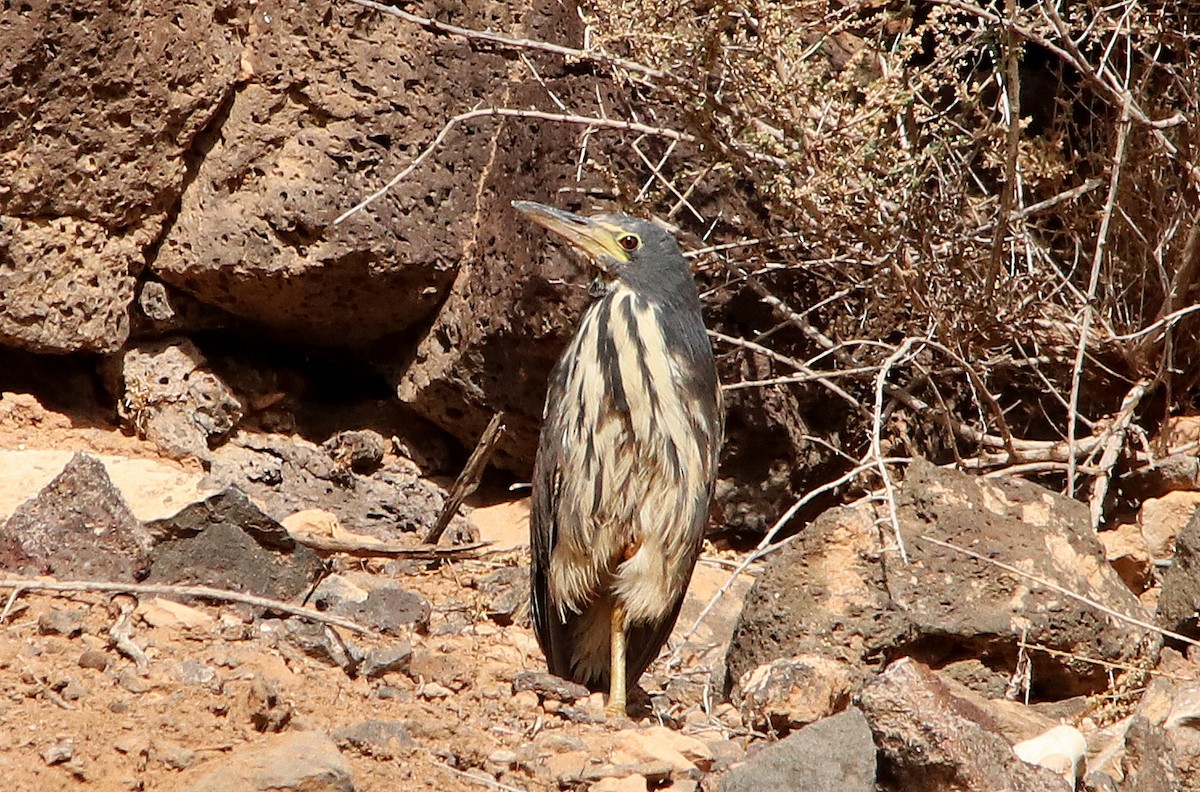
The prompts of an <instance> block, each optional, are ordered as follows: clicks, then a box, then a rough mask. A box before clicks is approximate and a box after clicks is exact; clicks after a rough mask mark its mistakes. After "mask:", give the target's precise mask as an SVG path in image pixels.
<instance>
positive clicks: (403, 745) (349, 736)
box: [332, 720, 417, 760]
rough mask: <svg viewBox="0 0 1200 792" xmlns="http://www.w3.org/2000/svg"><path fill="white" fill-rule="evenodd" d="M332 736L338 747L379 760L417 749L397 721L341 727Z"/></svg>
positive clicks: (405, 729) (369, 721)
mask: <svg viewBox="0 0 1200 792" xmlns="http://www.w3.org/2000/svg"><path fill="white" fill-rule="evenodd" d="M332 736H333V739H334V741H335V742H336V743H337V744H338V745H339V746H342V747H346V746H350V747H353V748H354V749H355V750H357V751H358V752H359V753H361V754H364V755H366V756H373V757H375V758H376V759H381V760H388V759H394V758H395V757H396V756H397V755H401V754H404V753H407V752H408V751H409V750H410V749H413V748H416V747H417V741H416V740H414V739H413V738H412V735H411V734H409V733H408V729H407V728H405V726H404V724H403V723H400V722H399V721H386V720H368V721H363V722H362V723H355V724H353V725H350V726H343V727H342V728H340V729H338V730H337V731H335V732H334V733H333V735H332Z"/></svg>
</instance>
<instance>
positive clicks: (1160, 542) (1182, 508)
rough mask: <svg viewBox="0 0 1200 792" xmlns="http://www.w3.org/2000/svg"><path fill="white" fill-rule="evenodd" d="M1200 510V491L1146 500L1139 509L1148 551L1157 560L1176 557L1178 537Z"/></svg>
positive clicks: (1138, 517)
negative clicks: (1176, 540)
mask: <svg viewBox="0 0 1200 792" xmlns="http://www.w3.org/2000/svg"><path fill="white" fill-rule="evenodd" d="M1197 507H1200V492H1187V491H1183V490H1180V491H1176V492H1168V493H1167V494H1166V495H1163V496H1162V497H1161V498H1146V500H1144V501H1143V502H1142V506H1141V508H1140V509H1139V510H1138V516H1137V524H1138V526H1139V527H1140V528H1141V530H1142V538H1143V539H1144V540H1145V545H1146V550H1147V552H1148V553H1149V554H1150V558H1151V559H1153V560H1155V561H1161V560H1164V559H1168V558H1170V557H1171V556H1173V555H1175V537H1176V536H1178V535H1179V532H1180V531H1181V530H1183V526H1185V525H1187V523H1188V520H1190V519H1192V514H1194V513H1195V511H1196V508H1197Z"/></svg>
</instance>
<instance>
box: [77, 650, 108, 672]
mask: <svg viewBox="0 0 1200 792" xmlns="http://www.w3.org/2000/svg"><path fill="white" fill-rule="evenodd" d="M79 667H80V668H91V669H94V670H96V671H103V670H104V669H106V668H108V654H107V653H105V652H101V651H99V650H97V649H89V650H87V651H86V652H84V653H83V654H81V655H79Z"/></svg>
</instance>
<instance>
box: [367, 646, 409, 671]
mask: <svg viewBox="0 0 1200 792" xmlns="http://www.w3.org/2000/svg"><path fill="white" fill-rule="evenodd" d="M412 654H413V652H412V646H410V645H409V644H407V643H395V644H391V645H390V646H384V647H381V648H379V649H371V650H370V651H368V652H367V656H366V657H365V658H364V659H363V661H362V665H360V666H359V669H358V671H359V673H360V674H362V675H363V676H365V677H366V678H367V679H376V678H378V677H381V676H383V675H384V674H391V673H393V672H395V673H401V674H404V673H407V672H408V669H409V667H410V666H411V665H412Z"/></svg>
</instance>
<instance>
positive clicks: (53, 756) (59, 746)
mask: <svg viewBox="0 0 1200 792" xmlns="http://www.w3.org/2000/svg"><path fill="white" fill-rule="evenodd" d="M74 755H75V744H74V743H73V742H72V741H71V740H61V741H59V742H57V743H55V744H54V745H51V746H50V747H49V748H46V749H45V750H44V751H42V761H43V762H45V763H46V764H47V765H57V764H62V763H64V762H68V761H70V760H71V757H72V756H74Z"/></svg>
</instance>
